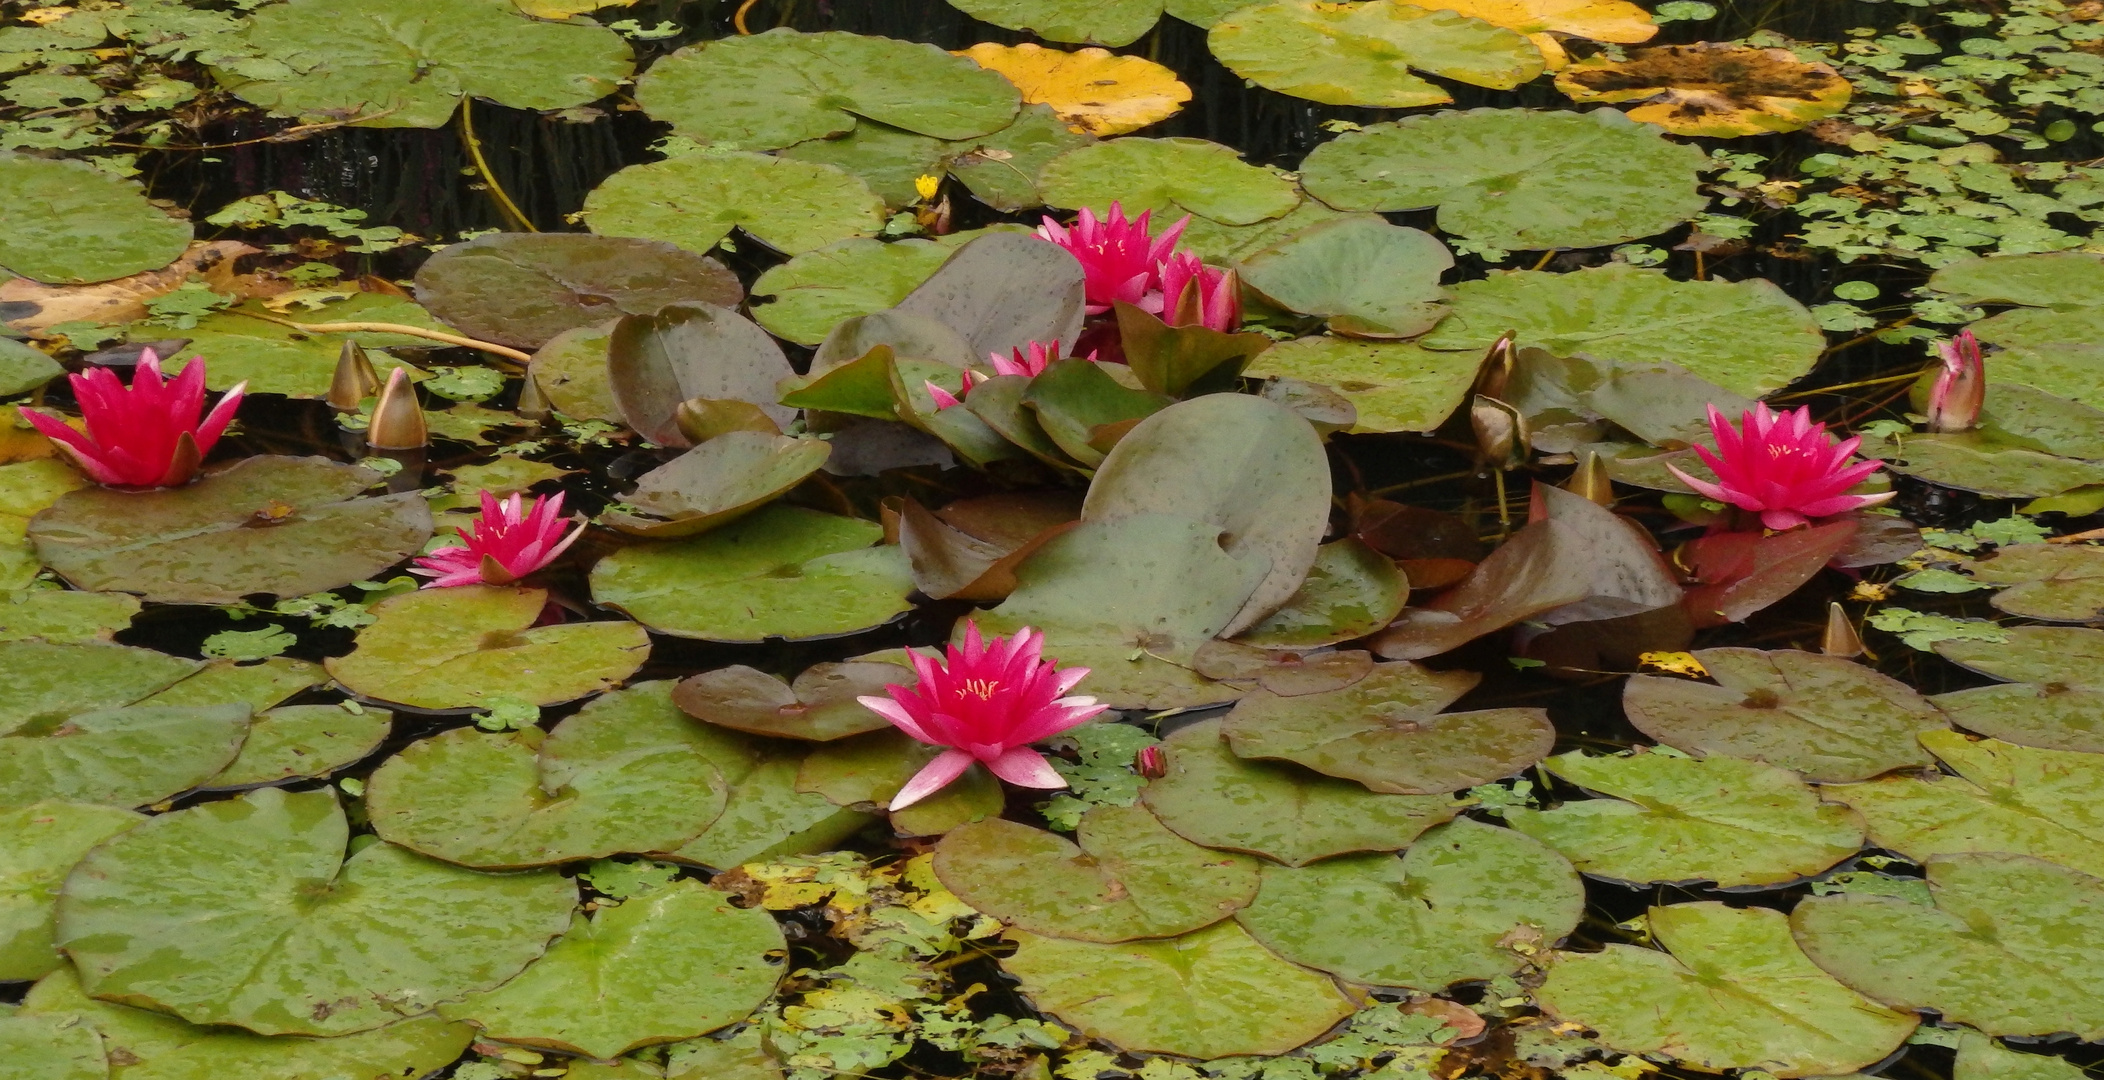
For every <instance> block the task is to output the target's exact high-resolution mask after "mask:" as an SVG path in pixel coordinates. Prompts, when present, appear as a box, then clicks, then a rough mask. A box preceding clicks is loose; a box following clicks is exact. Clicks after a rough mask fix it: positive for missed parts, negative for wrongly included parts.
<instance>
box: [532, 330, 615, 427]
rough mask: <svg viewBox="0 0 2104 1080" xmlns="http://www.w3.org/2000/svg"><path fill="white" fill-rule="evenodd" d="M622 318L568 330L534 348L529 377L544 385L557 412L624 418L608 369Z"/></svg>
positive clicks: (578, 416)
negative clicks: (609, 349) (610, 345)
mask: <svg viewBox="0 0 2104 1080" xmlns="http://www.w3.org/2000/svg"><path fill="white" fill-rule="evenodd" d="M619 321H620V320H618V319H609V320H607V321H606V322H603V323H598V324H596V325H593V326H587V327H583V328H581V329H577V330H565V331H563V332H562V333H560V334H557V335H555V336H554V337H552V338H550V339H548V343H547V344H546V345H543V346H541V347H540V349H539V350H537V351H535V352H534V354H533V362H532V364H530V365H528V367H527V369H526V377H527V378H529V379H532V380H534V381H535V382H536V383H538V384H539V385H540V389H541V393H543V394H545V395H547V398H548V403H549V404H551V405H553V406H555V409H556V411H557V412H560V413H562V414H563V415H564V416H568V417H572V418H575V419H578V420H604V421H607V422H609V423H615V424H618V423H620V422H621V407H620V406H619V405H618V404H616V403H615V401H614V391H613V387H612V386H611V385H610V384H609V382H608V375H607V369H606V352H607V344H608V342H610V341H611V340H612V338H613V333H614V326H615V324H616V323H618V322H619Z"/></svg>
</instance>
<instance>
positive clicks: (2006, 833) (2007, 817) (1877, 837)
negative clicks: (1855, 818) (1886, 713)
mask: <svg viewBox="0 0 2104 1080" xmlns="http://www.w3.org/2000/svg"><path fill="white" fill-rule="evenodd" d="M1921 741H1922V745H1924V746H1926V747H1928V748H1929V750H1930V751H1932V752H1934V753H1935V755H1936V756H1937V757H1938V758H1940V759H1942V761H1943V763H1944V764H1946V765H1948V766H1950V768H1951V769H1952V770H1953V771H1955V772H1956V773H1957V774H1958V775H1957V776H1946V775H1943V774H1941V773H1930V774H1928V775H1927V776H1925V777H1912V776H1892V777H1885V778H1882V779H1878V780H1873V781H1870V782H1869V783H1867V784H1841V785H1837V786H1832V787H1828V788H1825V789H1824V793H1825V795H1826V797H1827V798H1830V799H1833V800H1835V801H1837V802H1843V803H1847V804H1848V805H1849V806H1852V807H1854V808H1855V809H1856V810H1857V811H1859V812H1860V813H1861V814H1862V815H1863V819H1864V820H1865V821H1867V822H1868V823H1869V825H1870V839H1871V842H1873V843H1875V844H1876V845H1877V846H1879V847H1882V848H1888V849H1890V850H1892V851H1896V852H1899V853H1900V854H1902V855H1905V856H1907V857H1908V858H1910V859H1913V860H1915V861H1917V862H1920V861H1924V860H1926V859H1927V858H1928V857H1929V856H1931V855H1949V854H1953V853H1957V852H1978V851H2002V852H2008V853H2010V854H2014V855H2033V856H2036V857H2038V858H2041V859H2045V860H2047V861H2048V862H2056V863H2059V864H2060V865H2062V866H2066V867H2069V868H2072V869H2075V870H2080V871H2082V872H2083V873H2085V874H2090V875H2092V876H2094V875H2097V874H2104V813H2100V812H2099V811H2098V809H2097V807H2096V805H2095V800H2094V799H2093V798H2092V797H2091V795H2092V793H2093V792H2094V790H2095V787H2096V784H2097V781H2098V780H2099V779H2100V778H2104V756H2100V755H2097V754H2086V753H2080V752H2077V751H2072V750H2041V749H2038V748H2035V747H2029V746H2017V745H2015V744H2013V743H2005V742H2001V741H1998V740H1995V739H1984V740H1975V739H1972V738H1969V737H1967V736H1965V735H1960V734H1959V733H1957V732H1955V731H1930V732H1925V733H1923V734H1922V736H1921Z"/></svg>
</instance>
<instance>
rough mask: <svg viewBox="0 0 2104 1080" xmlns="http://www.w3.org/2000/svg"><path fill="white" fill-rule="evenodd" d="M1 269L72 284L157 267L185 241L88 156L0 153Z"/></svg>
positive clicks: (178, 229)
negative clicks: (68, 157)
mask: <svg viewBox="0 0 2104 1080" xmlns="http://www.w3.org/2000/svg"><path fill="white" fill-rule="evenodd" d="M0 208H4V209H0V267H5V268H6V269H7V270H9V271H12V272H14V273H16V274H20V275H22V276H23V277H26V278H29V279H31V280H34V281H42V282H48V283H51V284H59V285H75V284H80V283H82V282H89V281H108V280H110V279H112V278H121V277H124V276H126V275H129V274H136V273H138V272H139V271H141V270H157V269H159V268H161V267H163V266H166V265H168V264H169V263H172V262H174V261H175V260H177V259H179V258H181V257H182V254H183V251H184V250H185V249H186V248H188V247H189V246H190V223H189V222H187V221H178V220H176V219H175V218H172V217H169V216H168V215H167V214H165V213H162V212H161V211H160V210H159V209H158V208H156V207H155V206H154V205H153V204H152V203H149V202H147V201H146V195H145V193H144V192H143V191H141V190H140V189H139V184H138V182H137V181H134V180H127V179H123V178H121V177H119V176H116V175H114V174H112V173H108V172H104V171H102V170H101V169H97V168H95V167H93V166H91V165H89V164H88V163H87V162H85V161H61V160H57V159H53V158H43V157H33V156H31V155H28V154H17V153H12V152H0Z"/></svg>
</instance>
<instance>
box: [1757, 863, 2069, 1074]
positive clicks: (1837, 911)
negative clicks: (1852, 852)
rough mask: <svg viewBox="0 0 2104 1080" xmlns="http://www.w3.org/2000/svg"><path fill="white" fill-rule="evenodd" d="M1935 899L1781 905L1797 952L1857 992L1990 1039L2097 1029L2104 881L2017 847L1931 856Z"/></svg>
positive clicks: (1839, 899)
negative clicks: (2092, 975)
mask: <svg viewBox="0 0 2104 1080" xmlns="http://www.w3.org/2000/svg"><path fill="white" fill-rule="evenodd" d="M1928 878H1929V891H1930V894H1931V895H1932V896H1933V897H1934V898H1935V901H1936V906H1935V907H1928V906H1926V905H1923V904H1919V903H1914V902H1912V901H1909V900H1904V899H1899V898H1896V897H1889V896H1875V895H1866V894H1861V893H1843V894H1840V895H1835V896H1808V897H1806V898H1805V899H1804V900H1802V901H1800V902H1799V903H1798V905H1797V907H1796V909H1795V910H1794V911H1792V912H1791V913H1790V929H1791V932H1792V933H1793V934H1795V935H1796V937H1797V943H1798V945H1799V946H1801V947H1802V948H1803V949H1804V951H1805V953H1806V955H1808V956H1810V957H1811V958H1812V960H1813V961H1814V962H1815V963H1817V964H1818V965H1819V966H1820V967H1823V968H1825V969H1826V970H1827V971H1829V972H1831V973H1832V974H1833V975H1834V976H1835V977H1836V978H1838V979H1840V980H1841V981H1842V982H1844V983H1846V984H1848V985H1849V987H1851V988H1852V989H1854V990H1856V991H1857V992H1859V993H1862V994H1866V995H1868V996H1870V997H1872V998H1875V999H1876V1000H1878V1001H1881V1002H1883V1003H1885V1004H1886V1005H1889V1006H1892V1007H1893V1008H1898V1009H1934V1010H1936V1011H1937V1012H1939V1013H1942V1014H1943V1018H1944V1019H1945V1020H1948V1021H1952V1022H1955V1023H1960V1024H1969V1025H1971V1026H1973V1027H1975V1028H1978V1029H1979V1030H1981V1031H1984V1032H1986V1033H1987V1034H1989V1035H2048V1034H2053V1033H2055V1032H2062V1031H2069V1032H2074V1033H2075V1034H2076V1035H2077V1036H2078V1037H2080V1038H2083V1039H2095V1038H2098V1037H2100V1036H2104V994H2099V993H2098V992H2097V991H2096V990H2095V989H2093V988H2092V987H2091V984H2090V982H2089V981H2088V979H2087V978H2086V973H2087V972H2089V971H2093V970H2095V966H2096V964H2098V963H2099V962H2104V949H2100V943H2104V882H2100V881H2098V880H2097V879H2096V878H2093V877H2090V876H2089V875H2088V874H2083V873H2078V872H2076V871H2074V870H2069V869H2067V868H2066V867H2062V866H2055V865H2054V864H2052V863H2049V862H2045V861H2042V860H2039V859H2034V858H2031V857H2029V856H2025V855H2005V854H1968V855H1939V856H1936V857H1934V858H1932V859H1930V860H1929V862H1928Z"/></svg>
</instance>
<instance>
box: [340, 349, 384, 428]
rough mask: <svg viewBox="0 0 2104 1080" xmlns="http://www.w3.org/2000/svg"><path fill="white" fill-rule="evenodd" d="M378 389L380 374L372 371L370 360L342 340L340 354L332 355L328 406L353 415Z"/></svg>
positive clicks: (360, 351)
mask: <svg viewBox="0 0 2104 1080" xmlns="http://www.w3.org/2000/svg"><path fill="white" fill-rule="evenodd" d="M378 389H380V373H379V372H378V371H375V370H373V362H372V359H371V358H370V357H367V356H366V355H365V350H364V349H361V348H359V347H358V343H357V342H355V341H352V340H350V339H348V338H346V339H345V340H344V343H343V351H341V352H339V353H337V354H336V374H335V375H333V376H331V377H330V379H329V395H328V398H327V400H328V402H329V407H330V408H332V409H335V410H336V411H337V412H357V411H358V406H359V404H360V403H361V402H363V401H364V400H365V399H366V398H369V397H371V396H373V392H374V391H376V390H378Z"/></svg>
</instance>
